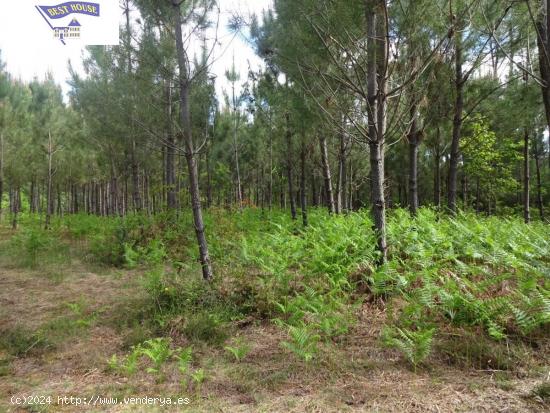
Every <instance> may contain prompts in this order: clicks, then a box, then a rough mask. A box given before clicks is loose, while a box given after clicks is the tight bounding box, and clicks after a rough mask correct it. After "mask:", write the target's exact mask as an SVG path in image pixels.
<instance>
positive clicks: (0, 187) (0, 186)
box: [0, 132, 4, 222]
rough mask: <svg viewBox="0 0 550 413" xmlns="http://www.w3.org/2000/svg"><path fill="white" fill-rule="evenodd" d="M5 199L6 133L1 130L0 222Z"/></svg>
mask: <svg viewBox="0 0 550 413" xmlns="http://www.w3.org/2000/svg"><path fill="white" fill-rule="evenodd" d="M3 199H4V134H3V132H0V222H2V200H3Z"/></svg>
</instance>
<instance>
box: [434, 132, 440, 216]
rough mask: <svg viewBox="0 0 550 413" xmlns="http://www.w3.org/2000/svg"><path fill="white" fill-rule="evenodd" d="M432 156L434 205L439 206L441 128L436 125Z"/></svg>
mask: <svg viewBox="0 0 550 413" xmlns="http://www.w3.org/2000/svg"><path fill="white" fill-rule="evenodd" d="M435 145H436V146H435V156H434V164H435V165H434V205H435V206H436V207H437V208H439V207H440V206H441V129H440V127H439V126H438V127H437V136H436V141H435Z"/></svg>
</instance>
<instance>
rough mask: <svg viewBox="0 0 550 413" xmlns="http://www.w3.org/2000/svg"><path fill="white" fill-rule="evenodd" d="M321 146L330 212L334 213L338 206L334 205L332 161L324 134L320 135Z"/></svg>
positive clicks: (327, 202)
mask: <svg viewBox="0 0 550 413" xmlns="http://www.w3.org/2000/svg"><path fill="white" fill-rule="evenodd" d="M319 146H320V149H321V161H322V164H323V178H324V180H325V196H326V204H327V207H328V212H329V213H331V214H334V213H335V212H336V208H335V205H334V195H333V193H332V176H331V173H330V163H329V159H328V147H327V138H326V137H325V136H324V134H320V135H319Z"/></svg>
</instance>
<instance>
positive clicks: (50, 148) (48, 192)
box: [45, 131, 53, 229]
mask: <svg viewBox="0 0 550 413" xmlns="http://www.w3.org/2000/svg"><path fill="white" fill-rule="evenodd" d="M52 157H53V143H52V134H51V131H48V182H47V184H46V185H47V189H46V222H45V228H46V229H49V228H50V220H51V215H52V213H53V199H52V174H53V172H52Z"/></svg>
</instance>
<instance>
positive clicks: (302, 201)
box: [300, 136, 308, 227]
mask: <svg viewBox="0 0 550 413" xmlns="http://www.w3.org/2000/svg"><path fill="white" fill-rule="evenodd" d="M300 166H301V168H300V169H301V175H300V204H301V208H302V224H303V225H304V227H307V225H308V222H307V192H306V143H305V137H304V136H302V150H301V152H300Z"/></svg>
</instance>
